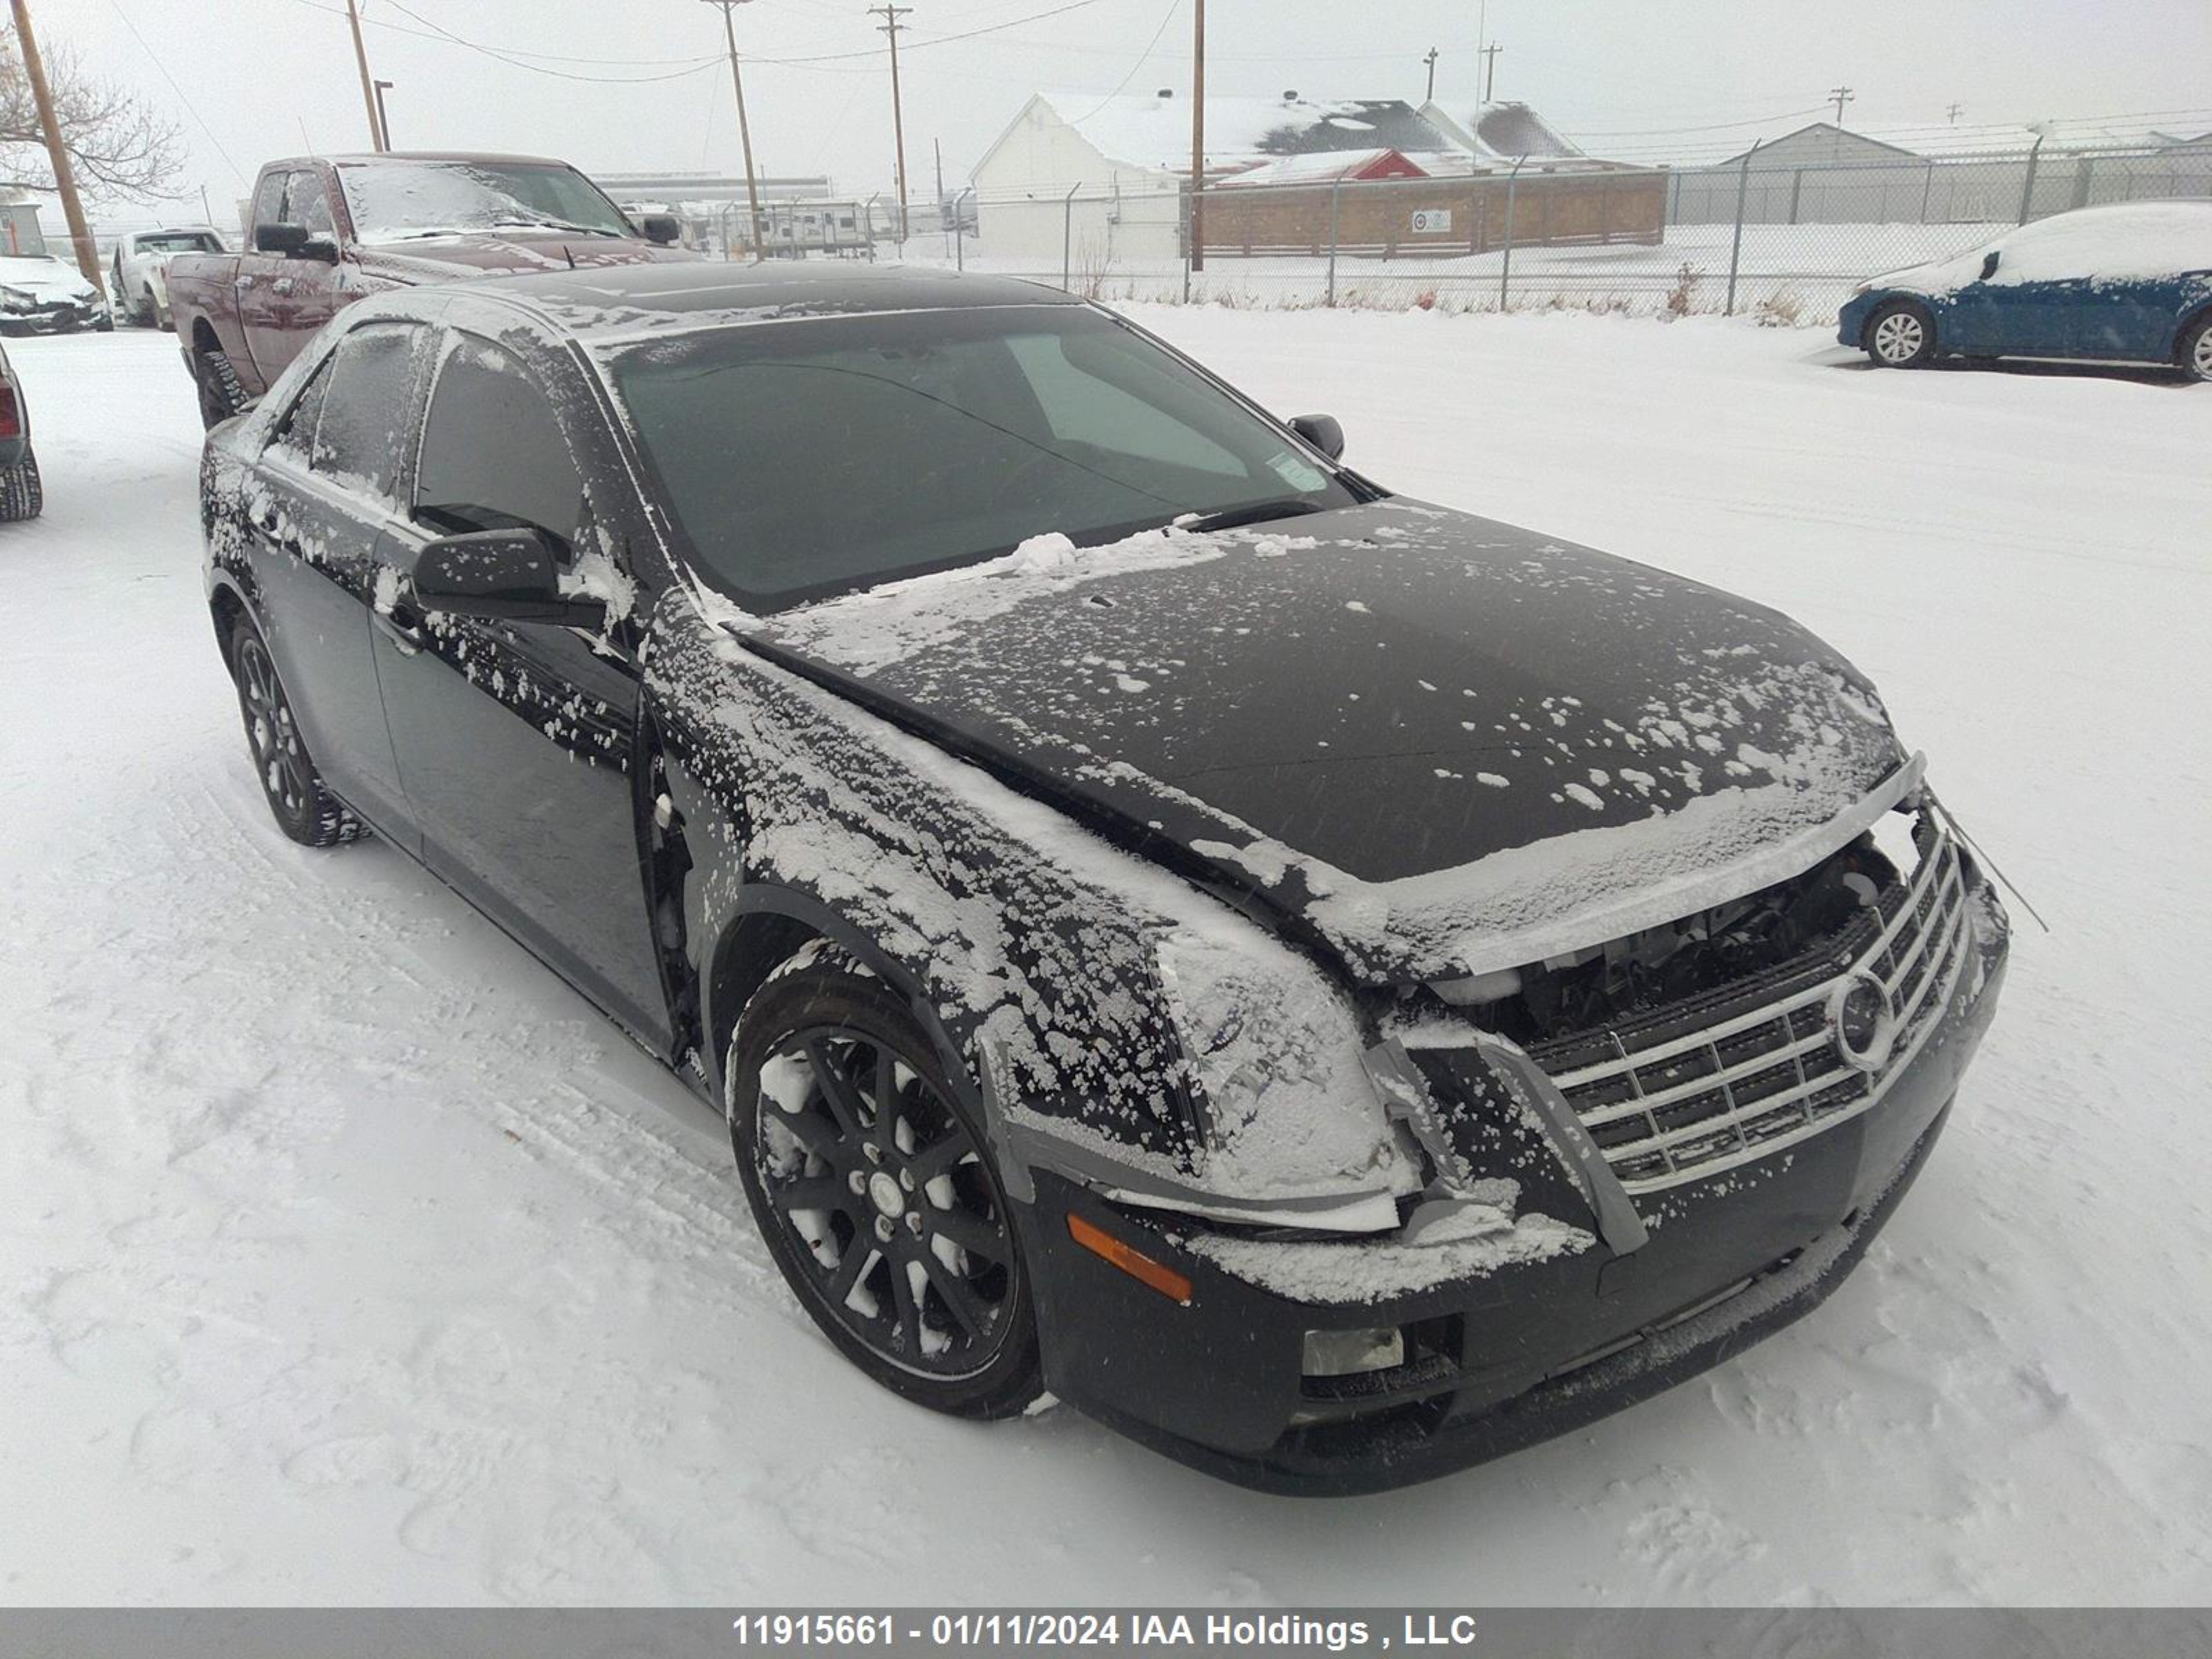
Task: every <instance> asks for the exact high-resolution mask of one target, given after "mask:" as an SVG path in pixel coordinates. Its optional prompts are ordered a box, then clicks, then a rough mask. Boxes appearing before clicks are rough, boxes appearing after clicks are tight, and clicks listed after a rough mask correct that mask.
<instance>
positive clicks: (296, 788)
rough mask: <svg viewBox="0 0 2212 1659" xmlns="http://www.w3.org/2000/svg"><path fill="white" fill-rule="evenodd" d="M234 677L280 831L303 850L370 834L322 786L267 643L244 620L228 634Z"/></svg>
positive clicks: (255, 758) (263, 785)
mask: <svg viewBox="0 0 2212 1659" xmlns="http://www.w3.org/2000/svg"><path fill="white" fill-rule="evenodd" d="M230 677H231V678H232V679H233V680H234V682H236V684H237V686H238V708H239V713H240V714H241V715H243V716H244V717H245V720H246V748H247V749H248V750H251V751H252V755H253V771H254V775H255V776H256V777H258V779H259V780H260V781H261V793H262V796H263V798H264V799H266V800H267V801H268V803H269V813H270V817H273V818H275V819H276V827H277V828H278V829H282V830H283V832H284V833H285V834H286V835H288V836H290V837H291V838H292V839H293V840H294V841H296V842H299V843H300V844H301V846H302V847H335V846H337V844H338V843H339V842H348V841H359V840H360V839H361V838H362V836H363V835H365V834H366V833H368V832H367V829H366V827H365V826H364V825H363V824H362V821H361V820H360V819H359V818H357V817H355V816H354V815H353V813H352V812H351V811H349V810H348V809H347V807H346V805H345V803H344V802H343V801H341V800H340V799H338V798H337V796H336V795H333V794H332V793H331V792H330V791H329V790H327V789H325V787H323V775H322V773H321V772H320V771H319V769H317V768H316V765H315V757H313V755H311V754H309V753H308V752H307V739H306V738H302V737H301V735H300V726H299V722H298V721H297V720H295V719H294V718H293V715H292V703H291V700H290V699H289V697H287V696H285V695H284V684H283V681H282V680H280V679H278V678H276V661H275V659H273V658H271V657H270V654H269V643H268V641H265V640H264V639H263V638H262V637H261V630H260V629H258V628H256V627H255V626H254V625H253V624H252V623H250V622H248V621H247V620H246V618H245V617H239V618H238V620H237V621H236V622H235V623H233V624H232V627H231V630H230Z"/></svg>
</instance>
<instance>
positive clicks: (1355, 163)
mask: <svg viewBox="0 0 2212 1659" xmlns="http://www.w3.org/2000/svg"><path fill="white" fill-rule="evenodd" d="M1394 157H1395V159H1397V160H1398V161H1404V162H1407V164H1408V165H1410V166H1411V167H1413V170H1414V171H1415V172H1417V173H1419V172H1425V171H1426V169H1425V168H1424V167H1421V165H1420V163H1419V161H1415V160H1413V158H1412V157H1411V156H1408V155H1407V154H1406V153H1405V152H1404V151H1403V150H1397V149H1389V148H1388V147H1384V148H1381V149H1325V150H1315V151H1313V152H1311V153H1310V154H1308V155H1283V156H1278V157H1277V158H1276V159H1275V160H1273V161H1262V162H1261V163H1260V164H1259V165H1258V166H1257V167H1246V168H1245V169H1243V171H1242V172H1239V173H1231V174H1230V175H1229V176H1228V177H1227V178H1226V179H1223V180H1222V181H1221V182H1222V183H1223V184H1225V185H1311V184H1324V185H1325V184H1330V183H1334V181H1335V180H1337V179H1355V178H1358V176H1359V175H1360V174H1361V173H1364V172H1366V171H1367V170H1368V169H1369V168H1370V167H1375V166H1376V165H1378V164H1380V163H1382V162H1385V161H1390V160H1391V159H1392V158H1394Z"/></svg>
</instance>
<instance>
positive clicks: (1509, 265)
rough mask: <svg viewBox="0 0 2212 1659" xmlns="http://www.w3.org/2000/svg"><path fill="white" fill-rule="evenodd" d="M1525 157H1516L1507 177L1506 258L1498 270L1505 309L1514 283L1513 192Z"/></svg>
mask: <svg viewBox="0 0 2212 1659" xmlns="http://www.w3.org/2000/svg"><path fill="white" fill-rule="evenodd" d="M1527 164H1528V157H1527V156H1525V155H1519V156H1516V157H1515V158H1514V161H1513V171H1512V172H1510V173H1507V174H1506V175H1505V258H1504V262H1503V263H1502V264H1500V265H1499V266H1498V310H1499V311H1501V312H1503V311H1504V309H1505V296H1506V294H1507V292H1508V290H1509V288H1510V284H1511V283H1512V281H1513V192H1514V190H1515V189H1516V187H1517V186H1518V185H1519V184H1520V182H1521V169H1522V167H1524V166H1526V165H1527Z"/></svg>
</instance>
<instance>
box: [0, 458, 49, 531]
mask: <svg viewBox="0 0 2212 1659" xmlns="http://www.w3.org/2000/svg"><path fill="white" fill-rule="evenodd" d="M45 511H46V486H45V485H44V484H42V483H40V480H39V458H38V455H37V454H36V453H35V452H33V449H32V448H31V447H30V446H29V445H28V444H26V445H24V446H23V459H21V460H20V461H18V462H16V463H15V465H13V466H9V467H0V523H8V524H14V523H17V522H20V521H21V520H25V519H35V518H37V517H38V516H39V514H40V513H43V512H45Z"/></svg>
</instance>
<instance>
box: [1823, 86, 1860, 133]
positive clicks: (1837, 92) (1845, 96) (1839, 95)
mask: <svg viewBox="0 0 2212 1659" xmlns="http://www.w3.org/2000/svg"><path fill="white" fill-rule="evenodd" d="M1856 98H1857V94H1855V93H1854V92H1852V90H1851V89H1850V88H1849V87H1830V88H1828V100H1829V101H1830V102H1831V103H1832V104H1834V105H1835V106H1836V125H1838V126H1839V127H1840V126H1842V125H1843V124H1844V105H1846V104H1848V103H1850V102H1852V101H1854V100H1856Z"/></svg>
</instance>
